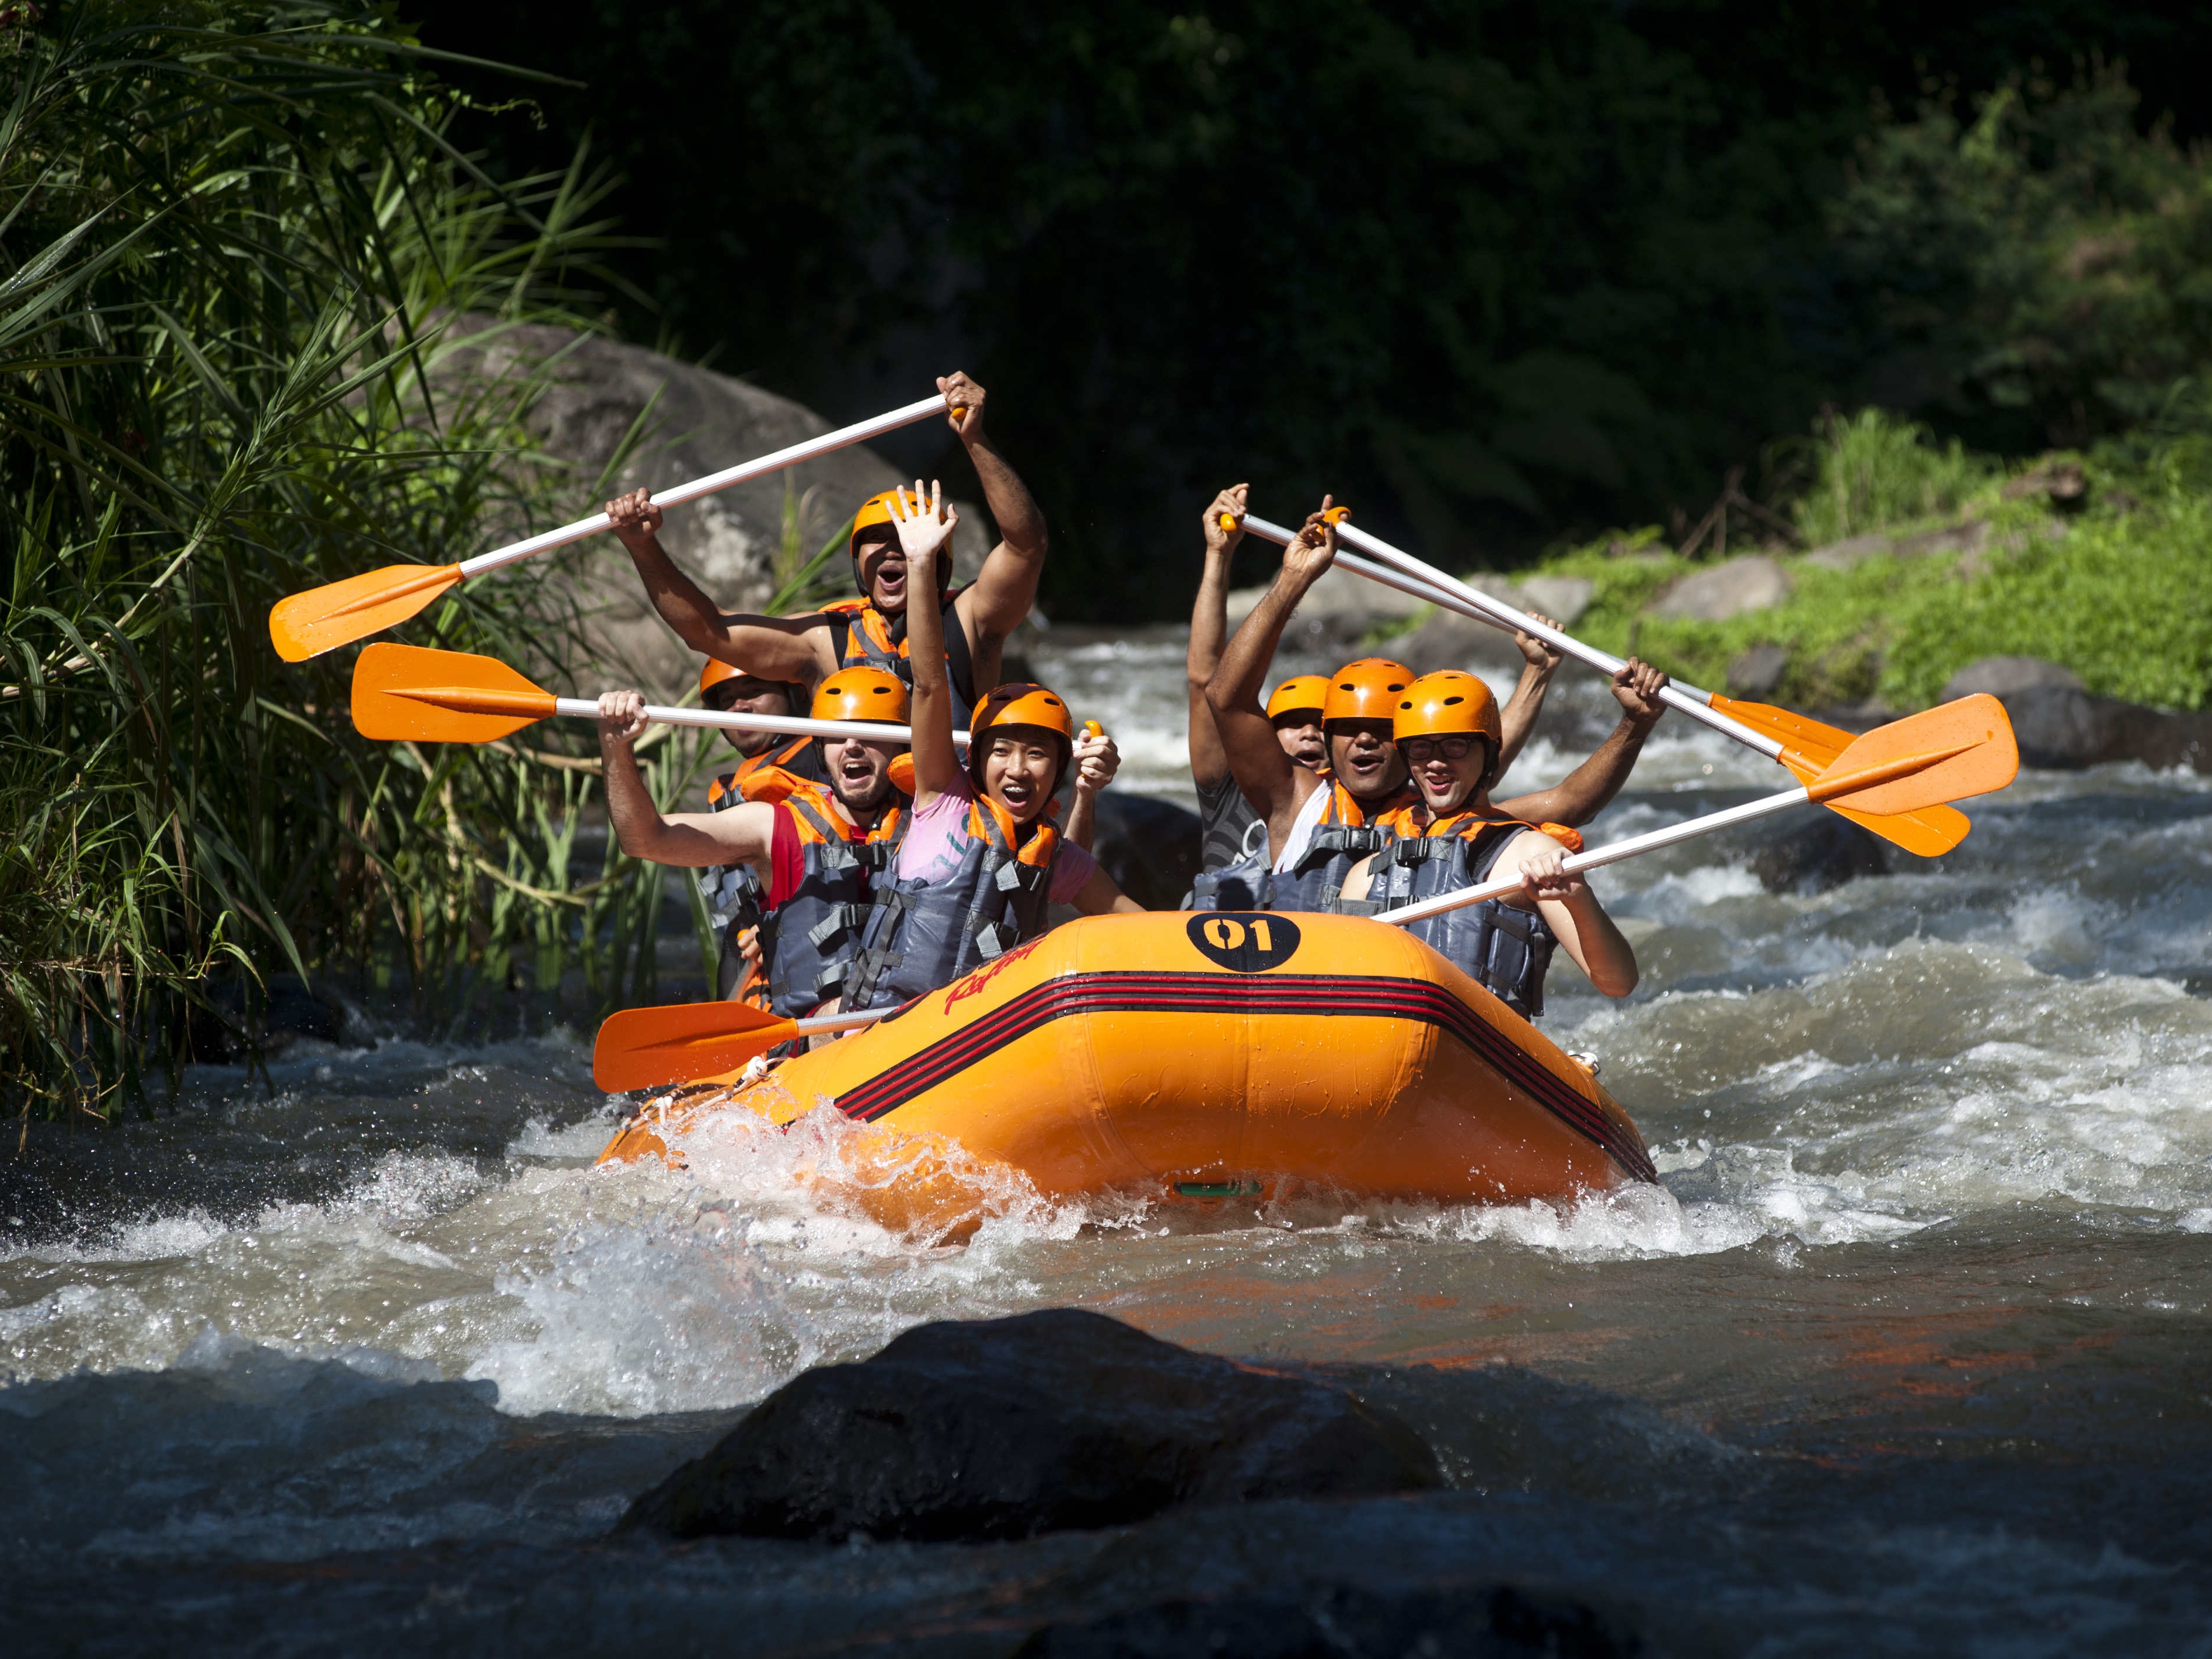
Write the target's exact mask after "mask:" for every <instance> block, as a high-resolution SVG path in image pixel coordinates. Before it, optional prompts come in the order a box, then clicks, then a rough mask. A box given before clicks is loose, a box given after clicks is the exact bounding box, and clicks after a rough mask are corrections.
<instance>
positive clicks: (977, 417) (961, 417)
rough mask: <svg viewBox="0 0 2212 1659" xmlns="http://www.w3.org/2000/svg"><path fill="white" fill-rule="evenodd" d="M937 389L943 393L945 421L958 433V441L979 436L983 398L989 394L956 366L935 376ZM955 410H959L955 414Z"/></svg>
mask: <svg viewBox="0 0 2212 1659" xmlns="http://www.w3.org/2000/svg"><path fill="white" fill-rule="evenodd" d="M937 389H938V390H939V392H943V393H944V394H945V425H947V426H949V427H951V428H952V429H953V431H955V432H956V433H957V434H959V435H960V441H961V442H962V443H972V442H973V441H975V440H976V439H978V438H980V437H981V436H982V435H983V399H984V398H987V397H988V396H990V394H989V393H988V392H985V391H984V390H983V388H982V387H981V386H977V385H976V384H975V381H973V380H969V378H968V376H967V374H965V373H964V372H963V371H962V370H960V369H957V368H956V369H954V370H953V371H952V372H951V374H940V375H939V376H938V377H937ZM954 410H959V411H960V412H959V413H958V414H957V415H956V414H954V413H953V411H954Z"/></svg>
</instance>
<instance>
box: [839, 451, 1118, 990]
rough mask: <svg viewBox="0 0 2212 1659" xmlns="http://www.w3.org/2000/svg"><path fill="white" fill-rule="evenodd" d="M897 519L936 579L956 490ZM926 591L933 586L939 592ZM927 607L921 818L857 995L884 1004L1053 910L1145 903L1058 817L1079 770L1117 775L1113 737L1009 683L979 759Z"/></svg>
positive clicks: (923, 575) (922, 629) (982, 719)
mask: <svg viewBox="0 0 2212 1659" xmlns="http://www.w3.org/2000/svg"><path fill="white" fill-rule="evenodd" d="M890 510H891V516H892V518H893V519H894V520H895V521H896V523H897V526H898V532H899V540H900V543H901V544H902V547H903V548H904V550H905V553H906V560H907V567H908V571H909V572H910V573H912V574H909V576H908V580H910V581H913V582H915V583H916V584H918V585H919V584H927V583H928V582H930V581H932V580H935V571H936V563H937V561H938V559H939V557H940V556H942V554H943V550H944V549H945V544H946V543H947V541H948V540H949V539H950V538H951V534H952V529H953V526H955V525H956V524H957V523H958V522H959V515H958V513H956V512H955V511H954V510H953V509H952V507H951V506H950V505H949V504H948V503H947V502H946V501H945V499H944V491H943V488H942V486H939V485H933V486H932V488H931V491H930V493H929V494H928V495H927V496H925V495H924V494H923V493H922V489H921V482H920V481H919V480H916V482H915V488H914V495H913V497H912V500H911V501H910V502H909V501H908V500H907V499H905V498H904V497H903V496H902V495H894V496H893V497H892V499H891V503H890ZM924 591H927V589H926V587H925V588H924ZM928 610H929V607H928V606H927V605H922V606H920V607H918V608H917V609H915V611H913V612H912V614H911V615H910V616H909V617H908V623H907V627H908V630H909V632H908V660H910V661H911V662H912V663H913V664H914V715H913V721H914V818H913V821H912V823H911V824H910V825H909V827H908V830H907V833H906V838H905V840H904V841H903V842H902V843H901V845H900V848H899V853H898V863H897V866H896V872H895V873H896V879H895V880H894V881H893V882H891V883H890V884H888V885H887V886H886V887H884V888H882V889H879V890H878V896H877V900H876V904H875V908H873V910H872V912H871V913H870V915H869V918H868V921H867V932H866V935H865V937H864V938H863V939H862V942H861V946H860V963H859V966H858V969H856V971H855V974H854V983H853V987H852V988H851V990H850V991H849V992H848V994H847V996H846V1006H848V1007H849V1008H877V1007H883V1006H887V1005H890V1004H892V1003H897V1002H904V1001H906V1000H908V999H909V998H911V997H916V996H920V995H921V994H923V993H925V992H927V991H933V990H935V989H936V988H937V987H939V986H940V985H948V984H950V983H951V981H954V980H956V979H957V978H959V977H960V975H963V974H965V973H967V972H969V970H970V969H974V968H976V967H979V966H981V964H982V963H986V962H988V961H989V960H991V959H992V958H993V957H996V956H998V955H1000V953H1001V952H1003V951H1006V950H1009V949H1011V948H1012V946H1014V945H1019V944H1022V943H1024V942H1025V941H1027V940H1029V939H1035V938H1036V937H1037V936H1038V935H1040V934H1041V933H1043V932H1044V930H1045V925H1046V923H1045V912H1046V907H1047V906H1048V905H1049V904H1055V903H1058V904H1072V905H1073V906H1074V907H1075V908H1077V909H1079V910H1080V911H1082V912H1083V913H1084V914H1085V915H1103V914H1105V913H1106V912H1108V911H1114V910H1141V909H1143V908H1144V907H1143V906H1142V905H1140V904H1139V903H1138V902H1136V901H1135V900H1133V899H1132V898H1130V897H1129V896H1127V894H1125V893H1123V892H1122V890H1121V888H1119V887H1118V886H1116V885H1115V882H1114V878H1112V877H1111V876H1109V875H1108V874H1107V873H1106V872H1104V871H1103V870H1102V869H1100V868H1099V867H1098V865H1097V861H1096V860H1094V859H1092V858H1091V854H1088V853H1086V852H1085V851H1084V850H1083V848H1080V847H1078V846H1075V845H1074V844H1073V842H1069V841H1067V840H1066V839H1065V838H1064V837H1063V836H1061V835H1060V830H1059V829H1058V827H1057V826H1056V825H1054V824H1053V823H1050V822H1049V821H1048V819H1049V817H1050V815H1051V811H1052V798H1053V793H1054V790H1055V789H1057V788H1058V787H1059V785H1060V778H1061V776H1062V775H1063V774H1064V773H1065V772H1066V769H1067V768H1068V767H1069V766H1070V765H1071V764H1074V765H1077V766H1078V770H1077V773H1076V779H1075V787H1076V793H1077V795H1078V797H1079V798H1081V797H1083V796H1085V795H1086V794H1090V793H1095V792H1096V791H1097V788H1098V787H1099V786H1100V785H1101V784H1103V782H1104V781H1105V780H1106V778H1107V777H1108V776H1109V775H1110V773H1109V770H1108V769H1107V767H1106V765H1105V763H1103V759H1102V758H1101V756H1102V751H1103V749H1104V747H1105V740H1104V739H1103V738H1086V739H1085V740H1084V741H1083V743H1082V744H1081V745H1080V746H1079V745H1078V744H1077V742H1076V739H1075V727H1074V722H1073V720H1072V719H1071V718H1070V717H1069V714H1068V712H1067V708H1066V704H1065V703H1063V702H1061V701H1060V698H1059V697H1058V696H1055V695H1054V693H1053V692H1051V691H1050V690H1047V689H1046V688H1045V687H1043V686H1041V685H1032V684H1027V683H1026V682H1017V683H1015V684H1010V685H1002V686H1000V687H999V689H998V690H995V691H994V692H992V693H991V694H990V695H989V696H987V697H985V698H984V699H983V701H982V702H981V704H980V705H979V706H978V707H977V708H976V710H975V714H974V716H973V718H972V720H971V722H970V726H969V734H970V735H969V746H968V761H967V764H966V765H965V766H964V767H963V765H962V764H961V761H960V757H959V753H958V750H956V749H955V747H954V746H953V742H952V697H951V684H950V683H949V681H948V680H947V678H946V677H945V642H944V641H943V640H942V639H941V638H940V637H939V635H940V634H941V632H942V631H943V630H942V626H941V623H940V620H939V618H938V617H934V616H927V615H925V614H924V613H925V612H927V611H928Z"/></svg>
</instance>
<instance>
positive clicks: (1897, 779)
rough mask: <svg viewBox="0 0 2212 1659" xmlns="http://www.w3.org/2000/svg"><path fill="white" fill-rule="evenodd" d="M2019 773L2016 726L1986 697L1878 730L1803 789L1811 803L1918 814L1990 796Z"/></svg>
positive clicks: (1984, 694) (1925, 712)
mask: <svg viewBox="0 0 2212 1659" xmlns="http://www.w3.org/2000/svg"><path fill="white" fill-rule="evenodd" d="M2019 774H2020V745H2019V744H2017V743H2015V741H2014V739H2013V734H2012V721H2011V720H2008V719H2007V718H2006V715H2005V711H2004V705H2003V704H2002V703H2001V702H1998V701H1997V700H1996V698H1995V697H1993V696H1990V695H1989V694H1988V693H1987V692H1982V693H1979V694H1978V695H1976V696H1971V697H1961V698H1960V699H1959V700H1958V701H1957V702H1947V703H1943V704H1942V705H1940V706H1939V707H1937V708H1929V709H1925V710H1923V711H1922V712H1921V713H1919V714H1908V715H1906V716H1905V719H1903V720H1893V721H1891V722H1890V723H1889V724H1888V725H1887V726H1878V727H1876V728H1875V730H1874V731H1871V732H1868V733H1867V734H1866V735H1865V736H1864V737H1863V738H1857V740H1856V741H1854V742H1853V743H1852V744H1851V746H1850V748H1848V749H1846V750H1844V752H1843V753H1842V754H1840V755H1838V757H1836V759H1835V761H1834V763H1832V765H1830V766H1829V767H1828V768H1827V769H1826V770H1825V771H1824V772H1822V773H1821V774H1820V776H1819V777H1817V778H1815V779H1814V781H1812V782H1811V783H1809V784H1808V785H1806V790H1807V793H1809V794H1810V795H1811V796H1812V797H1813V799H1814V800H1817V801H1825V802H1827V803H1829V804H1831V805H1836V806H1840V807H1848V808H1850V809H1851V810H1852V811H1857V812H1865V813H1877V814H1892V813H1899V812H1916V811H1921V810H1923V808H1926V807H1929V806H1934V805H1940V804H1942V803H1943V802H1946V801H1952V800H1958V799H1963V798H1964V797H1966V796H1969V795H1986V794H1989V793H1992V792H1993V791H1996V790H1998V789H2002V788H2003V787H2005V786H2006V785H2007V784H2008V783H2010V782H2011V781H2013V779H2014V778H2015V777H2016V776H2018V775H2019ZM1861 821H1862V822H1864V820H1861ZM1869 827H1871V826H1869Z"/></svg>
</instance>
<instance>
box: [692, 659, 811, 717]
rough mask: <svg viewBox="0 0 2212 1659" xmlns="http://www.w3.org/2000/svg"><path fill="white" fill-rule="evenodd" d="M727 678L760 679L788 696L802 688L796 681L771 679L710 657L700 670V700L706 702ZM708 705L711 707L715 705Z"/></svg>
mask: <svg viewBox="0 0 2212 1659" xmlns="http://www.w3.org/2000/svg"><path fill="white" fill-rule="evenodd" d="M727 680H759V681H760V683H761V684H763V685H772V686H774V687H775V688H776V689H777V690H780V691H781V692H782V693H783V694H784V696H786V697H787V698H789V697H790V696H791V694H792V693H793V692H794V691H797V690H800V689H801V688H800V687H799V685H798V684H794V683H792V682H788V681H785V680H771V679H768V678H763V676H761V675H758V674H749V673H747V672H746V671H744V669H742V668H735V667H732V665H729V664H728V663H726V662H724V661H723V660H722V659H720V657H709V658H708V659H707V665H706V666H705V667H704V668H702V669H701V670H700V671H699V701H700V702H706V701H707V694H708V692H709V691H711V690H714V688H715V687H716V686H718V685H720V684H723V683H724V682H725V681H727ZM794 701H795V699H794ZM708 706H709V707H710V708H711V707H712V706H713V705H711V704H709V705H708Z"/></svg>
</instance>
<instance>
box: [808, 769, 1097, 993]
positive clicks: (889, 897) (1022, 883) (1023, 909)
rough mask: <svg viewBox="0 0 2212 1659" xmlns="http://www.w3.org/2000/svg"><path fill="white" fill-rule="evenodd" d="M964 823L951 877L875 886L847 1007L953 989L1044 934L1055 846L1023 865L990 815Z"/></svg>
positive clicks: (978, 812)
mask: <svg viewBox="0 0 2212 1659" xmlns="http://www.w3.org/2000/svg"><path fill="white" fill-rule="evenodd" d="M979 821H980V823H981V825H982V829H983V833H982V834H981V835H976V834H974V833H972V831H973V829H974V826H975V824H976V823H978V822H979ZM969 826H970V831H971V833H970V834H969V837H968V845H967V847H966V848H964V849H963V852H962V853H961V855H960V863H959V866H958V867H957V868H956V869H955V870H954V871H953V872H952V873H951V875H949V876H945V877H943V878H940V879H939V880H936V881H894V882H891V883H889V884H878V886H877V889H876V896H875V904H874V907H873V908H872V910H871V911H870V913H869V915H868V918H867V923H866V931H865V933H864V934H863V936H862V939H861V941H860V959H859V962H858V963H857V964H856V965H855V966H854V970H853V972H852V974H851V975H849V977H848V981H847V990H846V994H845V1006H846V1007H847V1008H848V1009H854V1010H857V1009H861V1008H886V1007H890V1006H892V1005H894V1004H896V1003H901V1002H905V1001H907V1000H909V999H910V998H913V997H918V996H921V995H923V994H926V993H927V992H930V991H934V990H935V989H937V988H938V987H939V986H941V985H950V984H951V982H952V981H954V980H956V979H958V978H959V977H960V976H961V975H963V974H965V973H968V972H969V971H971V970H972V969H976V968H980V967H981V966H982V965H983V963H987V962H988V961H990V960H991V959H992V958H993V957H997V956H1000V955H1001V954H1003V953H1004V952H1006V951H1010V950H1012V948H1013V947H1014V946H1015V945H1021V944H1024V943H1026V942H1027V941H1028V940H1030V939H1036V938H1037V937H1038V936H1039V935H1041V934H1042V933H1043V932H1044V931H1045V927H1046V915H1045V912H1046V909H1047V907H1048V904H1049V902H1050V894H1051V890H1052V871H1053V866H1054V864H1056V863H1058V862H1059V850H1060V849H1059V848H1058V846H1057V845H1055V846H1054V849H1053V857H1052V859H1051V860H1048V861H1047V862H1046V863H1044V864H1042V865H1030V864H1024V863H1022V862H1021V861H1020V860H1019V858H1018V856H1017V854H1018V848H1015V847H1013V846H1012V845H1011V844H1009V843H1008V842H1007V841H1006V836H1005V833H1004V832H1003V831H1002V830H1001V829H1000V825H999V821H998V818H997V817H996V815H995V814H994V813H992V812H990V811H985V810H982V809H981V808H979V807H977V806H975V805H970V806H969Z"/></svg>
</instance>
